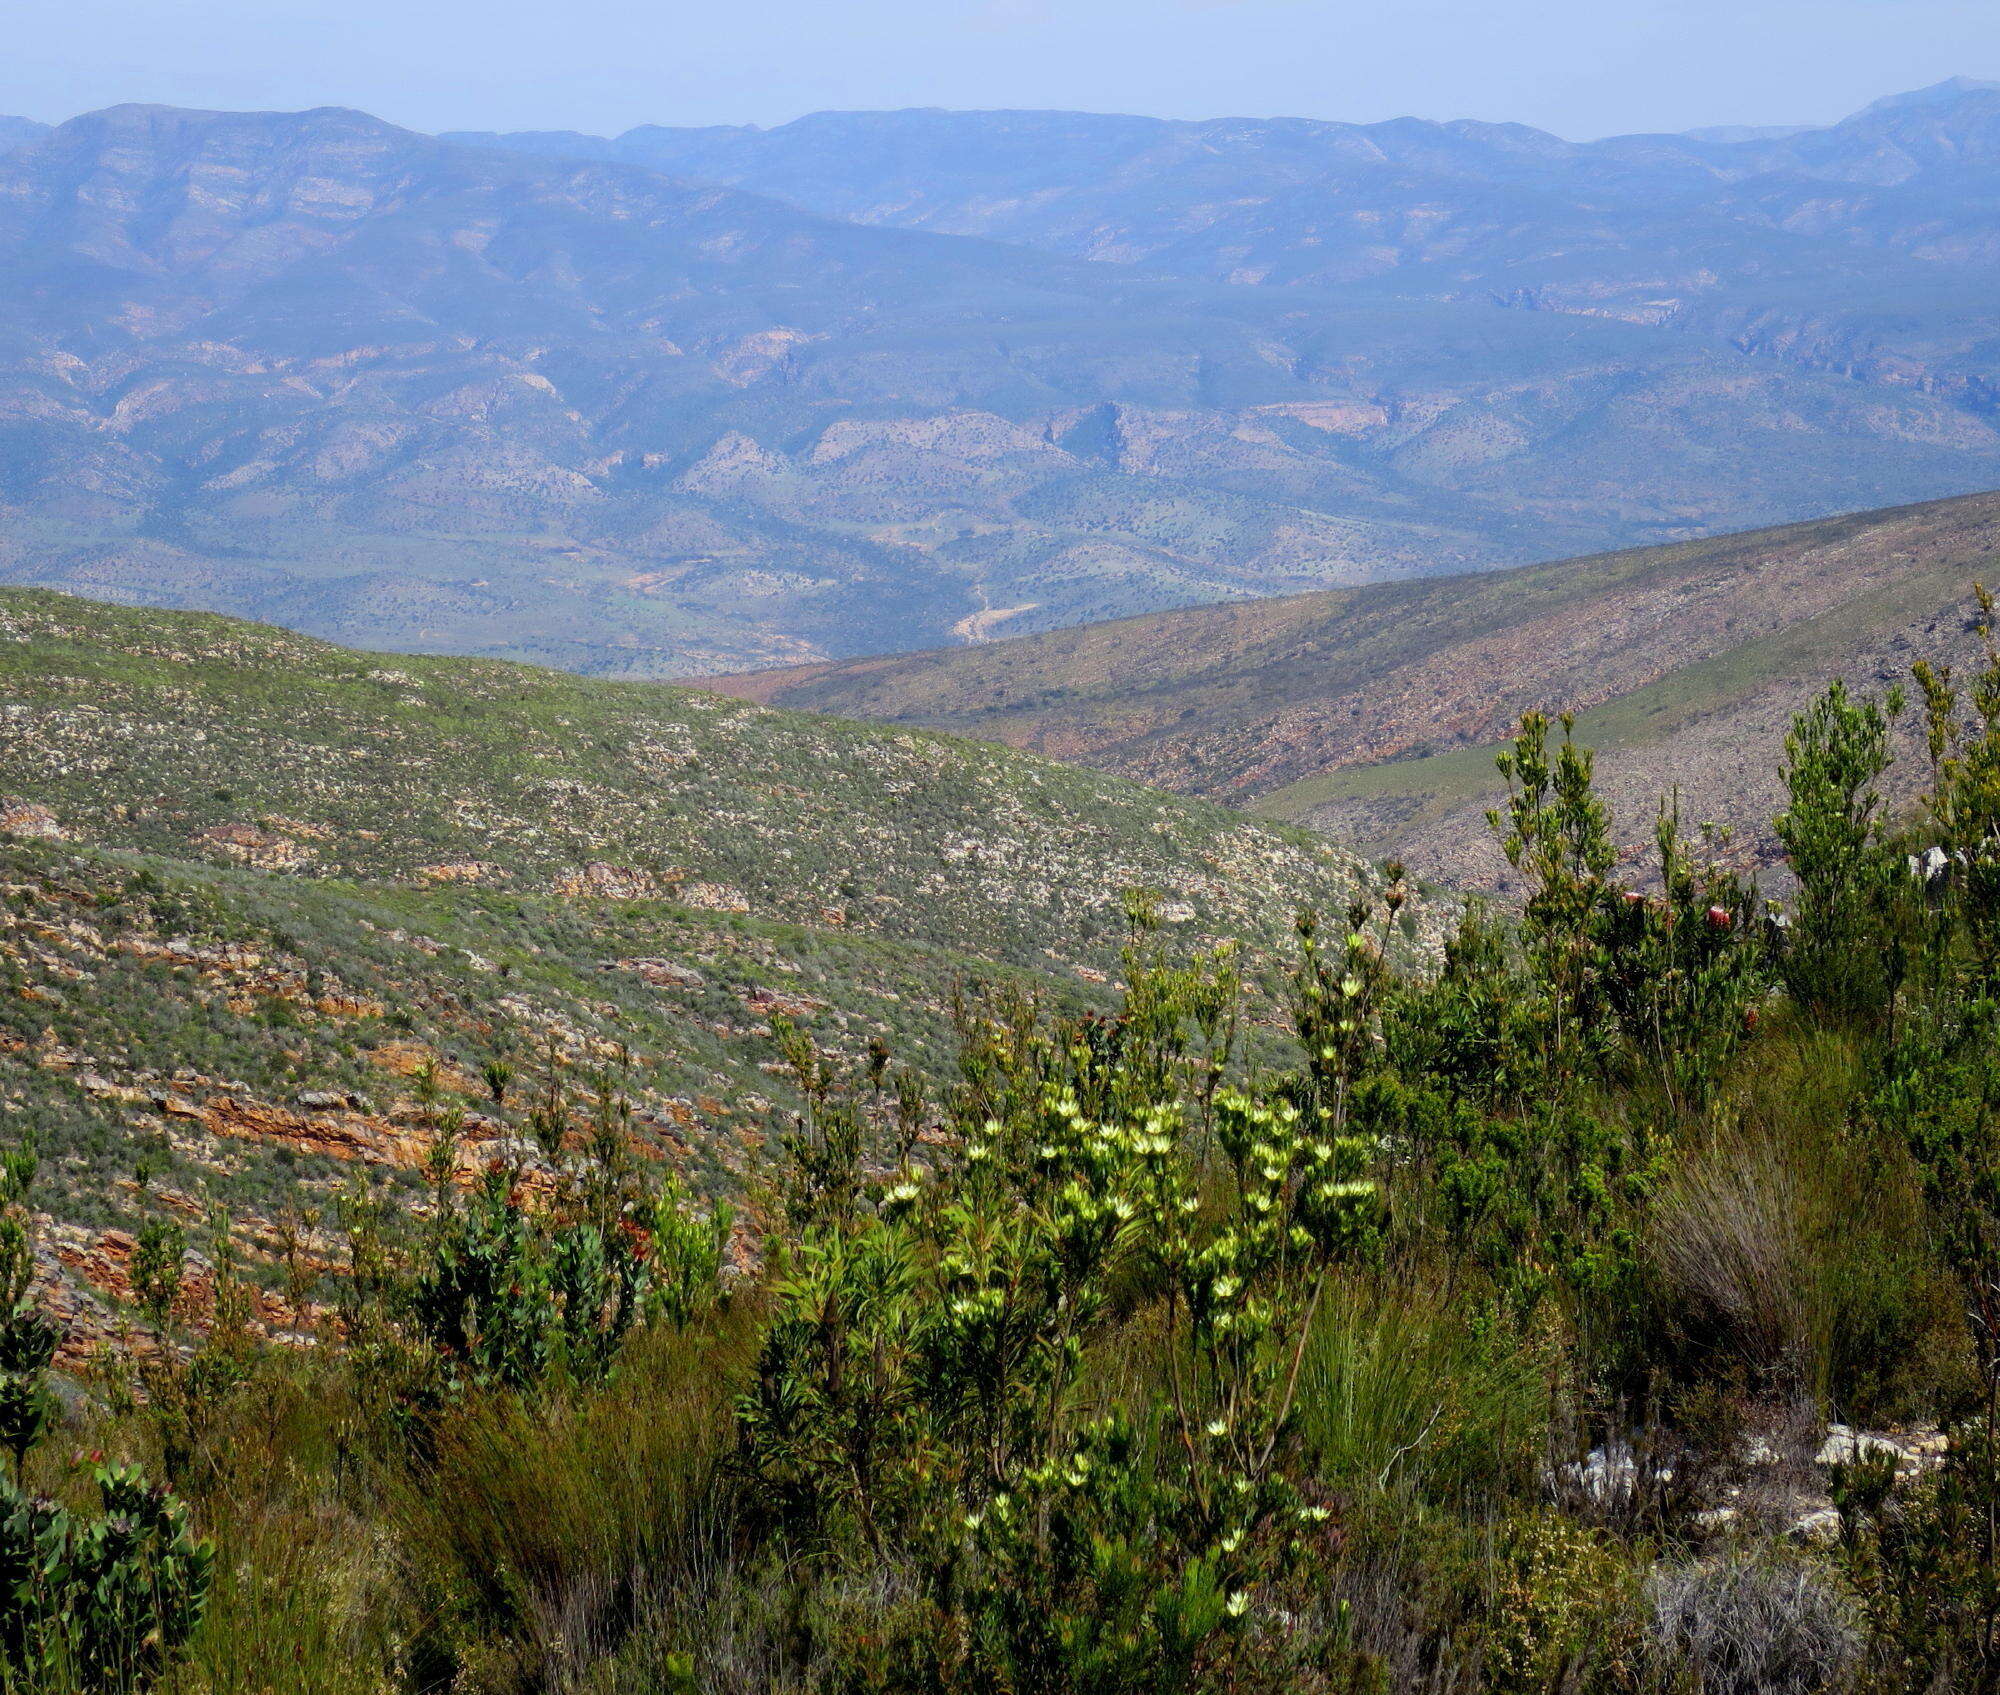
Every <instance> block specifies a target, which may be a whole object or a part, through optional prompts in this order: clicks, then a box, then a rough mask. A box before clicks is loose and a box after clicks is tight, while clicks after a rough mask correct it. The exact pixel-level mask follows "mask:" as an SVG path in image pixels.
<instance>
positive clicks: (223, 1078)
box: [0, 590, 1420, 1253]
mask: <svg viewBox="0 0 2000 1695" xmlns="http://www.w3.org/2000/svg"><path fill="white" fill-rule="evenodd" d="M0 770H4V773H5V775H4V780H0V797H4V799H0V883H4V885H5V890H6V900H5V903H4V905H0V969H4V976H0V1106H3V1107H4V1109H5V1111H6V1113H7V1114H8V1115H9V1118H10V1121H11V1123H12V1125H13V1126H14V1127H15V1128H16V1130H17V1131H18V1130H20V1129H31V1130H33V1131H34V1132H35V1133H36V1135H37V1136H38V1137H39V1138H40V1140H41V1142H42V1145H43V1147H44V1150H45V1156H46V1158H47V1161H48V1163H49V1166H50V1168H51V1171H52V1173H53V1176H52V1189H51V1194H52V1195H53V1196H54V1198H53V1199H51V1200H50V1201H49V1202H48V1204H49V1205H50V1207H51V1209H52V1211H54V1212H55V1214H56V1215H57V1216H58V1217H59V1219H61V1220H62V1221H63V1222H64V1224H65V1225H67V1226H72V1227H75V1228H77V1229H82V1228H83V1227H85V1226H88V1227H90V1229H91V1230H96V1229H99V1228H102V1227H110V1226H115V1225H117V1224H118V1223H119V1222H120V1221H121V1220H125V1219H127V1218H128V1217H129V1216H131V1215H133V1214H134V1213H135V1211H136V1210H137V1209H139V1203H140V1200H141V1196H140V1191H139V1187H138V1185H139V1183H140V1181H142V1180H143V1181H145V1182H149V1183H152V1184H154V1185H156V1186H164V1189H165V1190H166V1191H171V1192H172V1193H174V1194H176V1195H178V1196H180V1197H181V1198H182V1200H183V1202H184V1203H185V1204H187V1205H189V1206H195V1205H198V1204H206V1202H207V1201H216V1200H221V1201H227V1202H228V1203H229V1204H230V1205H231V1206H232V1207H235V1208H237V1209H239V1210H242V1209H247V1210H248V1211H250V1212H251V1213H253V1214H261V1215H265V1216H266V1217H268V1215H269V1214H270V1212H271V1210H272V1208H273V1207H274V1206H275V1205H276V1203H277V1201H278V1200H279V1198H280V1197H284V1196H292V1197H294V1198H296V1193H297V1192H298V1191H296V1190H295V1188H294V1187H293V1183H294V1179H296V1178H298V1177H300V1176H301V1175H303V1176H304V1177H305V1178H306V1179H308V1190H309V1191H311V1192H320V1193H321V1196H322V1199H324V1191H326V1190H328V1189H329V1188H330V1187H331V1186H333V1185H334V1184H335V1183H336V1181H337V1180H338V1179H340V1178H342V1177H343V1176H344V1175H346V1174H349V1173H350V1172H351V1170H352V1168H353V1167H354V1166H355V1165H357V1164H360V1165H365V1166H368V1167H370V1168H375V1169H379V1170H382V1171H386V1172H391V1173H395V1172H400V1173H402V1174H403V1177H402V1180H404V1181H413V1180H414V1176H413V1167H414V1166H415V1164H416V1162H417V1160H418V1157H419V1155H420V1152H421V1146H422V1142H423V1138H422V1134H421V1112H420V1111H419V1110H418V1103H417V1102H416V1100H415V1098H414V1096H413V1094H412V1089H413V1084H412V1082H411V1077H412V1075H413V1074H414V1073H415V1072H417V1071H419V1070H421V1069H422V1068H423V1067H424V1066H425V1064H426V1063H427V1062H428V1063H430V1064H432V1065H434V1066H436V1067H437V1068H438V1070H439V1074H440V1075H441V1076H442V1077H443V1078H444V1079H445V1082H446V1087H447V1092H448V1093H455V1094H456V1095H457V1096H458V1097H460V1098H461V1100H462V1102H463V1103H465V1104H468V1105H469V1106H470V1108H471V1109H472V1110H473V1112H474V1120H473V1130H472V1136H473V1141H474V1143H475V1144H477V1143H478V1142H479V1141H480V1140H481V1139H482V1138H484V1139H486V1140H489V1141H490V1140H493V1139H496V1138H502V1137H504V1136H506V1135H509V1134H514V1133H515V1132H513V1131H510V1130H509V1129H508V1126H507V1121H506V1115H505V1114H491V1113H490V1112H488V1109H487V1107H486V1106H484V1105H483V1104H482V1102H483V1097H484V1096H485V1095H486V1093H487V1092H488V1091H487V1086H486V1084H485V1083H484V1082H483V1081H482V1077H483V1073H484V1070H485V1068H486V1066H487V1065H488V1064H489V1063H491V1062H493V1061H495V1060H498V1061H500V1062H501V1063H503V1064H506V1065H508V1066H509V1067H510V1068H511V1069H512V1070H513V1072H514V1073H516V1074H517V1075H518V1076H519V1077H520V1078H521V1079H522V1082H521V1084H520V1087H522V1088H527V1087H529V1083H528V1081H527V1080H528V1079H529V1078H531V1077H536V1076H541V1075H543V1074H544V1073H545V1072H546V1071H547V1069H548V1059H549V1056H550V1055H551V1054H555V1055H557V1056H558V1057H559V1058H560V1060H561V1063H562V1064H563V1065H564V1066H566V1067H568V1068H569V1069H570V1070H571V1071H572V1072H573V1074H574V1075H575V1076H576V1077H577V1078H579V1079H590V1078H597V1077H601V1076H602V1075H604V1074H606V1073H608V1072H609V1071H612V1070H617V1071H619V1072H620V1074H621V1075H623V1076H624V1077H625V1078H626V1084H625V1086H626V1087H628V1088H629V1089H630V1090H631V1091H632V1094H633V1097H634V1099H635V1101H636V1102H637V1104H638V1107H639V1110H640V1113H641V1118H642V1121H643V1122H644V1124H645V1125H646V1126H648V1130H649V1134H651V1135H652V1136H653V1137H654V1138H655V1140H656V1141H657V1143H658V1145H659V1147H660V1149H661V1151H662V1152H663V1153H666V1154H668V1155H669V1156H670V1157H672V1158H674V1159H676V1160H677V1161H679V1162H680V1163H682V1164H684V1165H686V1166H688V1167H689V1168H690V1169H692V1170H693V1171H695V1172H697V1173H700V1174H704V1178H703V1180H704V1181H705V1182H706V1183H709V1184H711V1185H712V1184H715V1183H718V1182H727V1181H731V1180H732V1179H731V1178H730V1177H729V1176H728V1172H729V1170H730V1168H732V1167H736V1168H740V1167H741V1165H742V1162H743V1159H744V1156H745V1152H746V1150H747V1149H748V1148H750V1147H752V1146H754V1145H755V1143H756V1141H757V1140H758V1137H759V1132H758V1128H757V1127H758V1126H759V1125H760V1124H761V1123H763V1120H764V1116H765V1108H766V1107H767V1106H768V1105H769V1103H770V1102H771V1101H772V1100H774V1099H776V1100H783V1099H785V1098H788V1095H787V1091H788V1089H789V1085H788V1084H787V1083H786V1082H785V1081H784V1079H783V1077H782V1076H781V1075H774V1074H773V1073H774V1072H779V1073H781V1072H782V1070H783V1068H782V1067H781V1066H777V1065H776V1064H775V1058H776V1052H777V1050H776V1048H775V1047H774V1045H773V1042H772V1030H771V1020H772V1017H773V1015H774V1014H782V1015H785V1016H788V1017H790V1018H793V1019H795V1020H796V1021H797V1022H798V1023H799V1024H800V1025H802V1026H803V1027H805V1028H806V1029H808V1030H809V1031H810V1032H811V1033H812V1035H813V1037H814V1039H815V1041H816V1042H818V1043H819V1044H820V1046H821V1047H822V1048H823V1049H825V1050H826V1051H827V1052H829V1053H831V1054H837V1055H846V1056H847V1057H848V1058H850V1059H858V1058H859V1057H860V1056H862V1055H863V1054H864V1053H865V1052H866V1050H867V1049H868V1047H869V1045H870V1044H871V1043H872V1042H875V1041H878V1040H881V1041H889V1042H892V1043H893V1045H894V1046H895V1048H896V1050H897V1052H898V1053H899V1054H901V1055H904V1056H906V1057H907V1058H909V1059H911V1060H912V1061H914V1062H917V1063H920V1064H922V1063H928V1062H930V1061H932V1060H937V1061H938V1063H940V1064H941V1063H942V1059H941V1057H940V1056H942V1055H943V1054H944V1053H946V1052H948V1051H949V1048H950V1039H951V1038H950V1023H951V1006H952V1001H953V996H954V993H955V991H956V990H957V989H958V988H959V987H960V986H961V985H964V984H967V983H969V982H975V981H985V982H1001V983H1012V984H1014V985H1016V986H1017V987H1019V988H1021V989H1022V990H1024V991H1026V992H1029V993H1031V994H1035V995H1038V996H1041V997H1043V998H1045V999H1049V1000H1051V1001H1052V1002H1054V1003H1056V1004H1070V1005H1074V1006H1078V1007H1081V1006H1084V1005H1087V1004H1090V1003H1091V1002H1092V1001H1094V1000H1096V999H1099V998H1101V997H1102V996H1103V995H1105V994H1107V993H1109V992H1110V991H1109V988H1108V987H1100V985H1106V984H1107V982H1108V979H1109V978H1110V977H1111V975H1112V974H1113V973H1114V972H1115V971H1116V969H1117V961H1118V949H1119V946H1120V944H1121V940H1122V936H1123V932H1124V916H1123V899H1124V892H1125V891H1126V890H1127V889H1129V888H1133V887H1139V886H1144V887H1148V888H1152V889H1155V890H1157V891H1158V894H1159V896H1160V899H1161V901H1162V903H1163V904H1162V910H1163V913H1164V915H1165V917H1166V919H1167V921H1168V926H1169V929H1170V931H1172V932H1173V933H1174V934H1176V935H1178V936H1180V937H1182V938H1184V939H1185V940H1187V941H1190V942H1192V941H1193V940H1194V939H1196V938H1199V937H1220V936H1234V937H1241V938H1242V939H1243V940H1244V941H1245V942H1246V943H1248V944H1250V946H1251V948H1252V951H1253V953H1255V954H1257V955H1260V956H1262V957H1265V958H1270V957H1272V956H1273V955H1274V953H1275V950H1276V948H1277V946H1278V944H1280V942H1281V941H1283V940H1285V939H1286V938H1287V937H1288V933H1289V928H1290V924H1291V919H1292V914H1293V911H1294V909H1295V907H1296V906H1297V905H1298V904H1300V903H1305V904H1310V905H1314V906H1318V907H1323V908H1327V909H1329V910H1331V909H1335V908H1338V907H1340V906H1342V905H1344V903H1345V901H1346V900H1347V899H1348V898H1349V896H1350V895H1351V894H1352V892H1353V891H1354V890H1355V888H1356V885H1357V882H1358V881H1364V880H1368V879H1370V878H1372V876H1373V873H1372V872H1369V871H1368V870H1367V869H1366V868H1364V867H1360V866H1358V865H1357V864H1356V863H1355V862H1353V861H1352V860H1350V859H1349V858H1348V857H1346V856H1344V855H1342V854H1341V853H1338V852H1336V851H1334V850H1333V849H1331V848H1330V847H1328V846H1327V845H1326V844H1325V843H1324V842H1323V841H1321V840H1320V839H1318V838H1316V837H1315V836H1313V835H1311V834H1310V833H1308V832H1305V831H1301V830H1296V829H1292V828H1289V827H1279V826H1268V825H1260V824H1255V823H1251V822H1249V821H1247V820H1245V819H1243V818H1242V817H1240V816H1238V815H1236V814H1233V813H1230V812H1227V811H1225V810H1224V809H1222V808H1221V807H1218V806H1215V805H1212V804H1208V803H1202V802H1189V801H1184V800H1179V799H1175V798H1172V797H1169V796H1167V795H1164V794H1157V793H1153V792H1150V791H1147V790H1145V789H1141V788H1138V787H1136V786H1134V785H1132V784H1130V783H1126V782H1123V781H1120V780H1118V779H1115V778H1109V777H1103V776H1099V775H1096V774H1094V773H1089V772H1083V771H1077V770H1072V769H1069V768H1066V767H1063V766H1059V765H1052V764H1049V763H1047V762H1045V761H1042V760H1039V759H1034V758H1024V757H1022V756H1020V755H1017V754H1013V753H1009V752H1006V751H1004V750H1001V749H997V748H993V747H990V746H982V745H980V744H977V743H969V742H963V741H958V740H955V739H952V738H950V737H946V736H941V735H936V734H931V733H925V732H903V731H887V730H878V729H871V728H867V727H863V726H859V725H854V724H848V723H842V722H839V721H835V720H828V719H815V718H810V717H805V716H802V715H799V714H795V713H790V712H779V711H771V710H768V709H764V708H760V707H755V706H749V705H746V704H744V703H742V702H738V701H733V700H729V699H725V698H723V697H720V696H715V695H709V694H703V693H699V692H695V691H692V690H685V689H677V688H672V687H666V686H660V685H648V684H627V683H611V682H596V681H587V680H583V679H579V678H576V677H572V676H568V675H564V674H559V673H551V672H543V671H536V670H532V669H529V668H526V667H520V666H513V665H507V664H501V663H497V662H480V661H457V660H435V659H405V658H401V657H397V658H395V659H393V660H391V659H384V658H383V657H381V656H378V655H369V654H362V653H354V652H348V651H345V650H342V649H339V648H334V647H329V646H326V645H324V644H322V643H319V642H315V641H311V640H308V639H305V638H302V637H299V636H296V635H292V634H290V633H287V632H284V631H280V630H276V629H271V628H266V627H261V626H257V625H250V624H243V623H238V622H234V621H231V620H227V619H222V618H216V617H208V616H201V615H190V614H174V613H157V612H140V611H131V610H122V609H112V608H106V607H102V606H98V605H94V604H91V603H89V602H84V601H78V600H73V599H70V598H68V597H65V596H61V595H56V594H49V593H41V592H32V591H21V590H6V591H0ZM1419 933H1420V932H1419V927H1418V926H1417V925H1416V924H1414V923H1413V924H1411V925H1410V926H1409V934H1410V935H1411V936H1416V935H1418V934H1419ZM620 1050H626V1057H623V1058H621V1057H620ZM482 1112H488V1116H487V1117H484V1118H482V1117H480V1116H479V1115H480V1113H482ZM142 1166H143V1167H144V1172H143V1177H142V1174H141V1172H140V1169H139V1168H140V1167H142ZM95 1240H96V1239H95V1237H94V1236H79V1237H77V1238H76V1239H75V1241H74V1243H73V1244H72V1245H73V1246H75V1247H76V1249H77V1251H78V1252H79V1253H84V1252H87V1251H94V1244H95Z"/></svg>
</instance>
